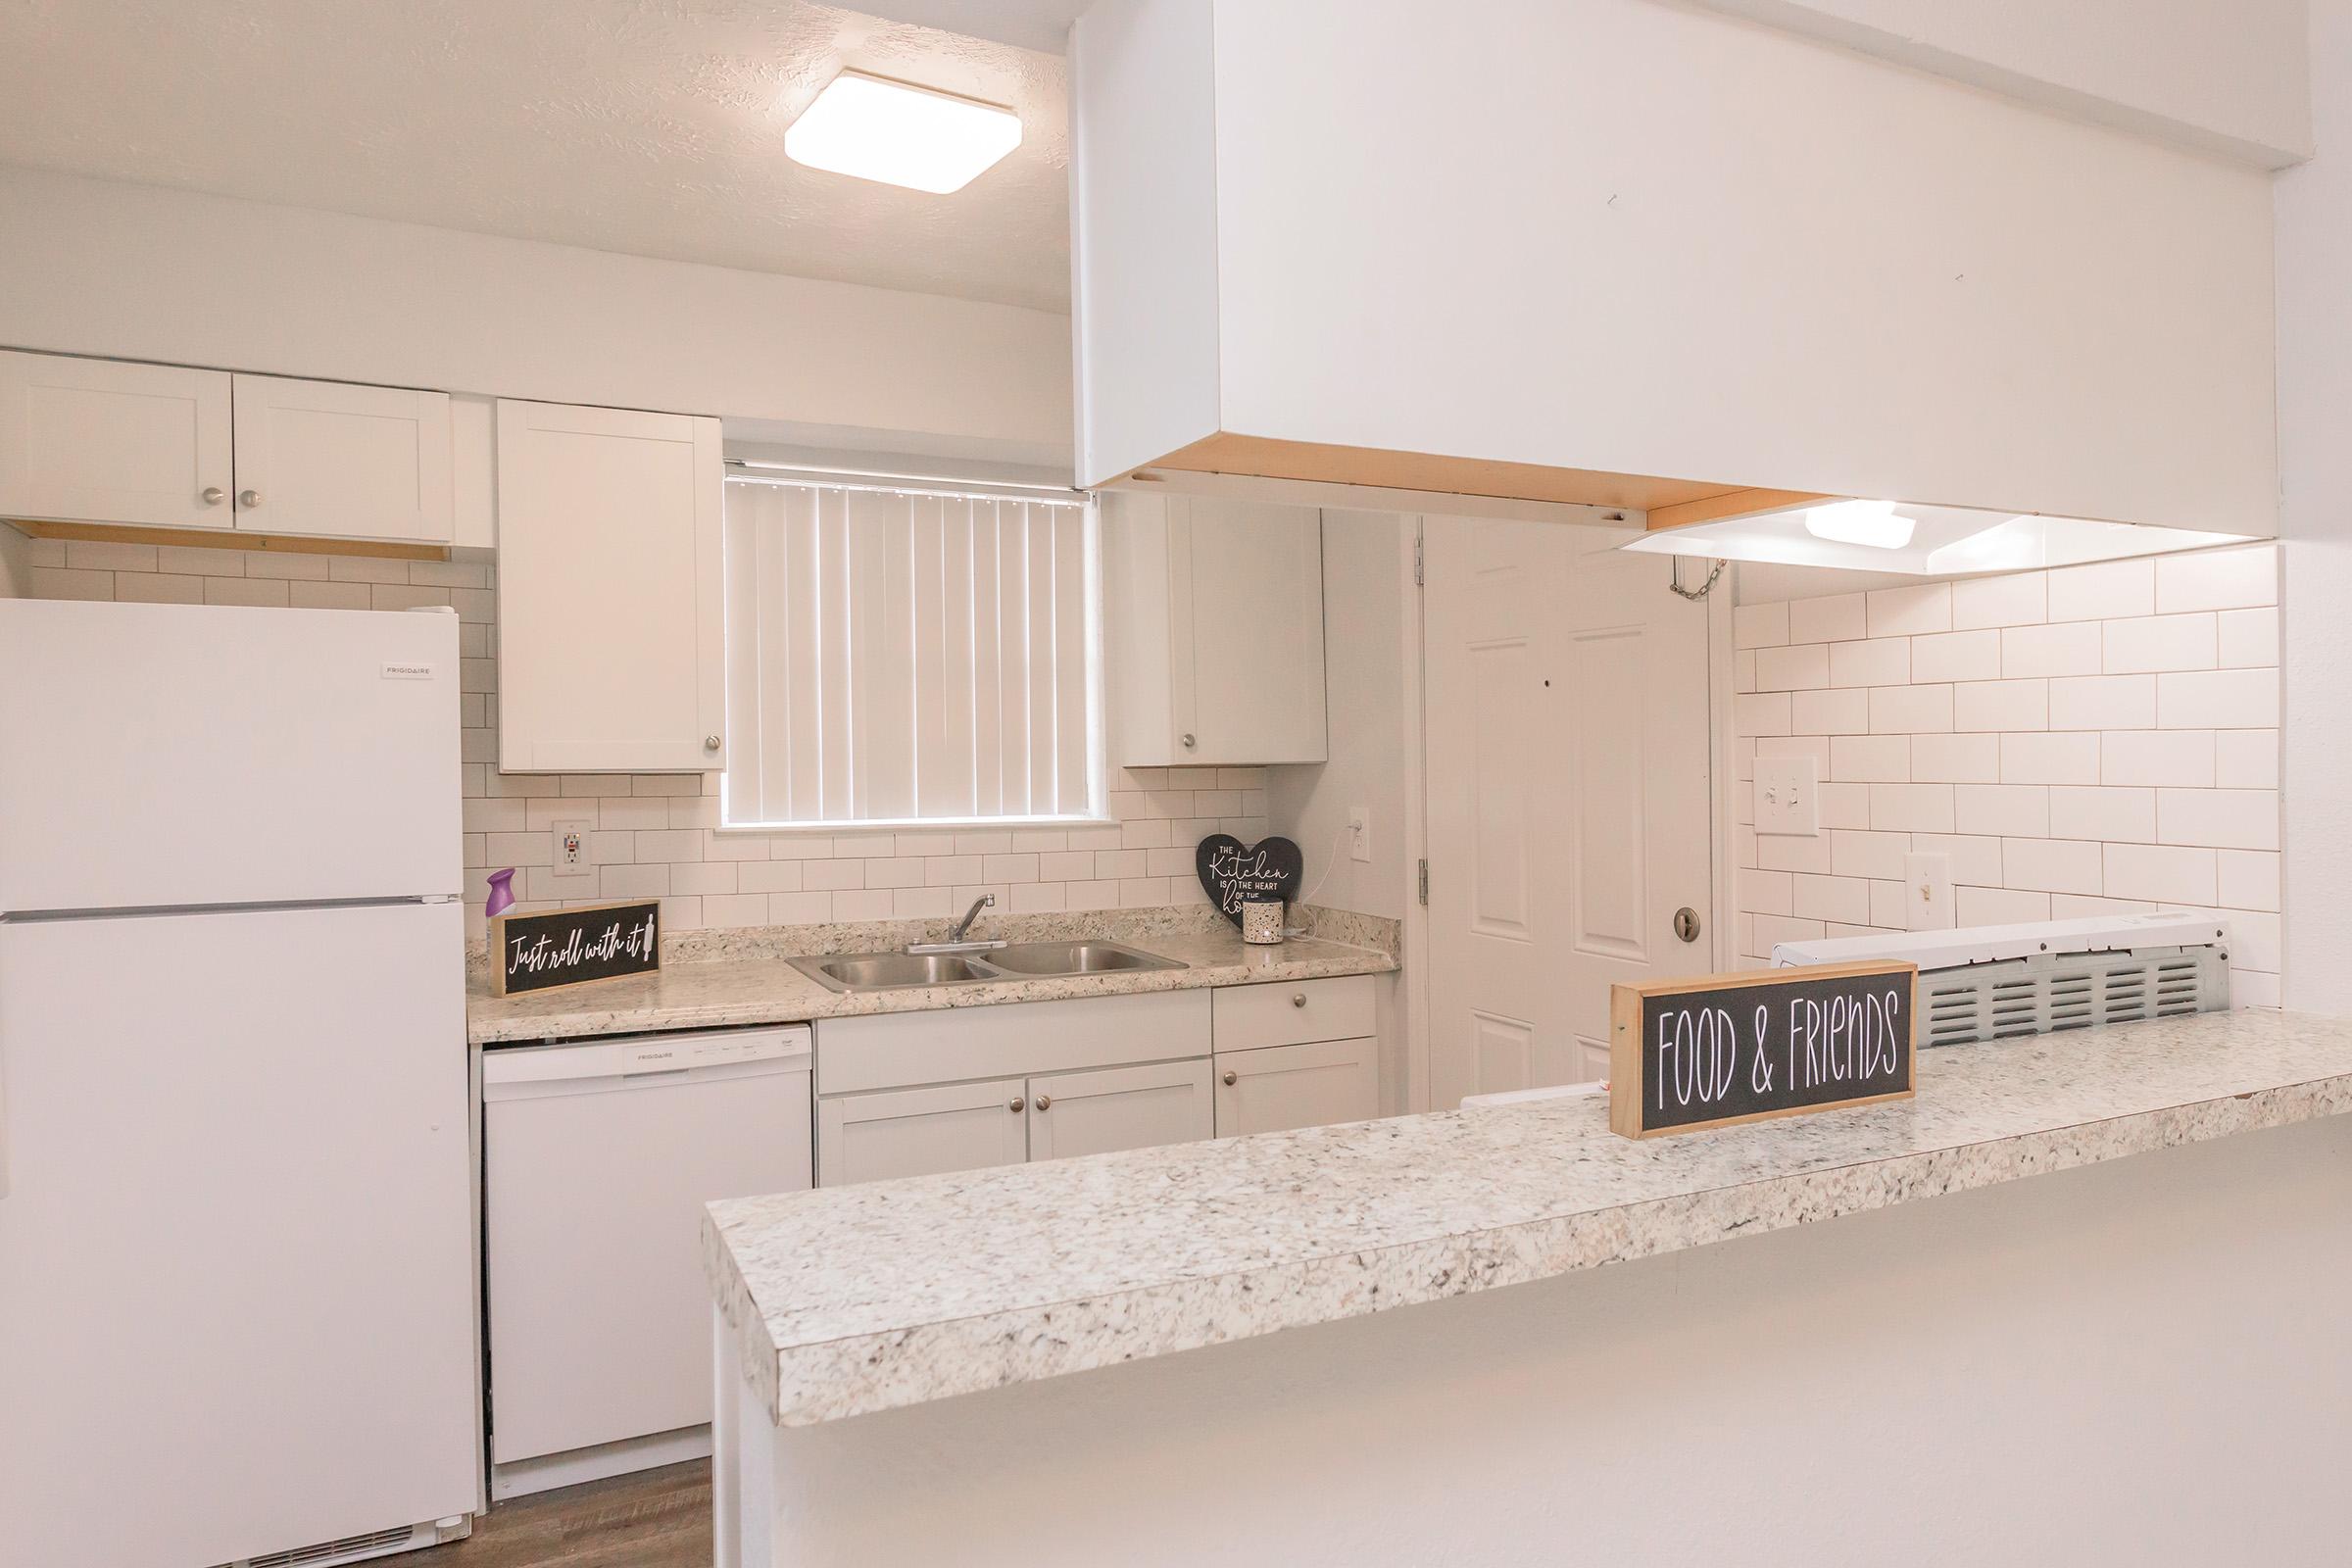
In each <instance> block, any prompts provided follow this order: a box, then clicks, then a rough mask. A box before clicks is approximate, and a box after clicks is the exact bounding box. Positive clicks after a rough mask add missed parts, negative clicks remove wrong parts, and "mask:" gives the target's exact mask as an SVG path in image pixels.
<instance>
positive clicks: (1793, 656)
mask: <svg viewBox="0 0 2352 1568" xmlns="http://www.w3.org/2000/svg"><path fill="white" fill-rule="evenodd" d="M1829 683H1830V651H1829V648H1828V647H1827V646H1826V645H1824V644H1821V643H1793V644H1790V645H1789V646H1788V647H1785V648H1763V649H1758V650H1757V652H1756V690H1758V691H1760V692H1790V691H1799V690H1805V689H1810V688H1812V687H1816V686H1827V685H1828V684H1829Z"/></svg>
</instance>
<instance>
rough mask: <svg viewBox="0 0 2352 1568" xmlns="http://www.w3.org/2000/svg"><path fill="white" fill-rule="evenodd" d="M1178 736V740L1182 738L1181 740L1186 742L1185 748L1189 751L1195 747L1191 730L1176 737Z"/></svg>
mask: <svg viewBox="0 0 2352 1568" xmlns="http://www.w3.org/2000/svg"><path fill="white" fill-rule="evenodd" d="M1176 738H1177V739H1178V740H1180V741H1182V742H1184V749H1185V750H1186V751H1188V752H1189V751H1191V750H1192V749H1193V737H1192V735H1191V733H1190V732H1189V731H1188V732H1187V733H1185V734H1183V735H1179V736H1178V737H1176Z"/></svg>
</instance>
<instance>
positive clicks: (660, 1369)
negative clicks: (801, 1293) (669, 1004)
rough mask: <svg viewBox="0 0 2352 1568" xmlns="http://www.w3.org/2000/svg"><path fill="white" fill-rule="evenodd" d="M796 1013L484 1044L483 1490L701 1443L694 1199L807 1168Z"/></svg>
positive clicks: (496, 1491)
mask: <svg viewBox="0 0 2352 1568" xmlns="http://www.w3.org/2000/svg"><path fill="white" fill-rule="evenodd" d="M809 1061H810V1054H809V1029H808V1026H807V1025H805V1024H792V1025H786V1026H782V1027H776V1028H764V1029H748V1030H731V1031H724V1032H711V1033H701V1034H679V1035H652V1036H645V1035H641V1036H635V1037H631V1038H628V1039H623V1040H608V1041H590V1042H583V1043H581V1044H577V1045H548V1046H519V1047H503V1048H492V1049H490V1050H487V1051H485V1052H484V1053H483V1054H482V1224H483V1243H484V1247H483V1250H484V1272H485V1285H486V1294H487V1297H488V1307H489V1317H490V1334H489V1343H490V1460H491V1491H492V1493H493V1495H497V1496H514V1495H519V1494H522V1493H526V1492H538V1491H543V1490H545V1489H547V1488H549V1487H561V1486H569V1485H571V1484H573V1483H574V1482H579V1481H587V1480H593V1479H595V1478H597V1477H599V1476H605V1475H616V1474H619V1473H621V1472H623V1471H627V1470H638V1469H645V1468H649V1467H651V1466H654V1465H659V1464H669V1463H672V1462H675V1461H676V1460H680V1459H690V1458H695V1457H698V1456H700V1455H702V1454H706V1453H708V1452H710V1421H711V1293H710V1290H709V1288H708V1287H707V1286H706V1285H705V1284H704V1279H703V1266H702V1224H703V1205H704V1204H705V1203H706V1202H709V1201H711V1200H713V1199H719V1198H746V1197H752V1196H756V1195H759V1194H762V1193H779V1192H795V1191H800V1190H803V1189H806V1188H807V1187H808V1186H809V1181H810V1176H811V1164H810V1155H809V1121H810V1114H809Z"/></svg>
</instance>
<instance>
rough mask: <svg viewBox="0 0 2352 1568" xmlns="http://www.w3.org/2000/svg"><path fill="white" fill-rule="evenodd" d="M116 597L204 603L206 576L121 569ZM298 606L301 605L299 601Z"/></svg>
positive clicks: (150, 601)
mask: <svg viewBox="0 0 2352 1568" xmlns="http://www.w3.org/2000/svg"><path fill="white" fill-rule="evenodd" d="M115 597H116V598H117V599H119V600H123V601H124V602H126V603H131V604H145V605H201V604H203V603H204V579H203V578H202V577H181V576H175V575H172V574H169V573H165V572H151V571H125V572H119V573H117V574H116V577H115ZM297 608H300V607H299V602H298V603H297Z"/></svg>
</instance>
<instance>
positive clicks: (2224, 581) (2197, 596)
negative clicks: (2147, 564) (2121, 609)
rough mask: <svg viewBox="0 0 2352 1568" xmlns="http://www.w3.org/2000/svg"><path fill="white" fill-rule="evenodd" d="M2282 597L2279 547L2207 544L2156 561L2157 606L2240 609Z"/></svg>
mask: <svg viewBox="0 0 2352 1568" xmlns="http://www.w3.org/2000/svg"><path fill="white" fill-rule="evenodd" d="M2277 603H2278V547H2277V546H2276V545H2256V546H2253V547H2252V548H2250V549H2239V550H2208V551H2199V552H2195V553H2191V554H2185V555H2177V556H2164V557H2160V558H2158V560H2157V562H2156V609H2157V611H2158V613H2165V614H2169V613H2173V612H2175V611H2184V610H2238V609H2244V608H2248V607H2252V606H2257V605H2275V604H2277Z"/></svg>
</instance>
